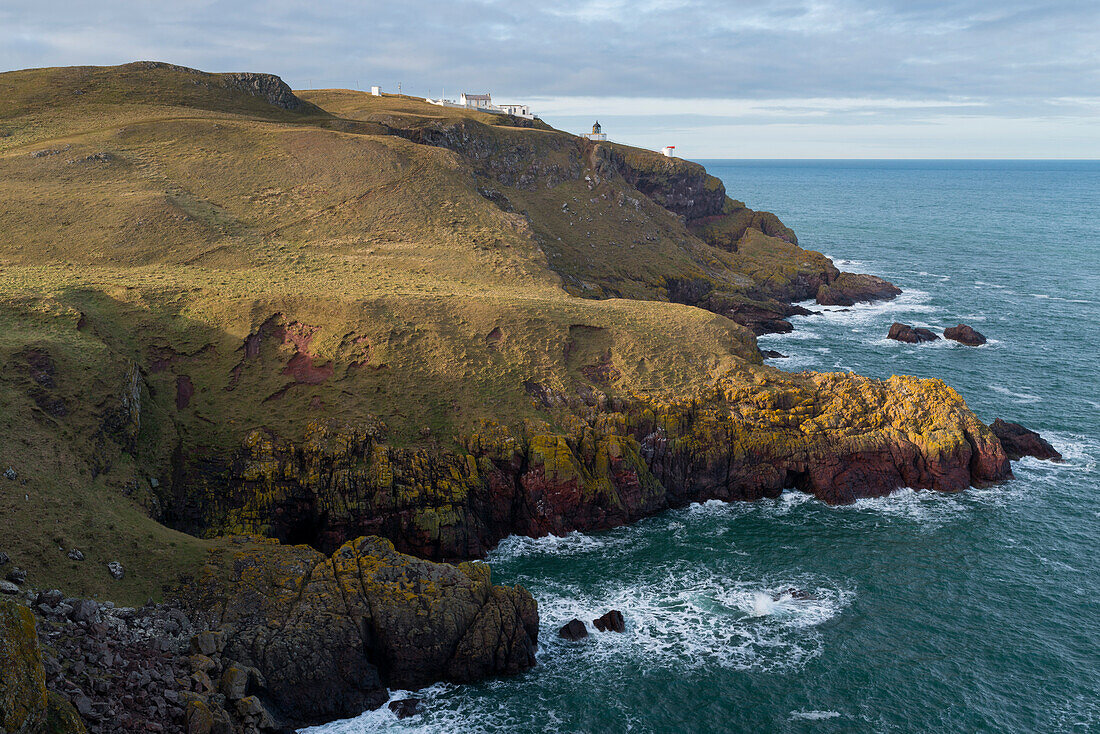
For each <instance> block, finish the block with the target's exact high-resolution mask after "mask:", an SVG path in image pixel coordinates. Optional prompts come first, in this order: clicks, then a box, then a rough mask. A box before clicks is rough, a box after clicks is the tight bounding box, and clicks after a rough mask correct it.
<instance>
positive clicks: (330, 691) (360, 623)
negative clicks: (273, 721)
mask: <svg viewBox="0 0 1100 734" xmlns="http://www.w3.org/2000/svg"><path fill="white" fill-rule="evenodd" d="M253 540H255V541H256V542H252V543H244V544H243V547H241V548H240V549H239V550H234V551H228V550H227V551H214V552H212V554H211V556H210V559H209V563H208V566H207V568H206V569H205V570H204V573H203V575H202V577H201V578H199V579H198V580H195V581H192V582H189V583H187V584H185V585H184V586H181V587H180V589H179V590H178V592H177V595H178V596H179V599H180V602H181V603H182V604H185V605H187V606H188V607H189V608H190V610H191V615H190V616H191V617H192V618H193V619H195V618H198V619H204V620H205V621H206V622H207V623H208V624H209V625H210V626H211V627H215V628H218V629H220V630H221V631H223V632H225V639H226V644H225V650H224V653H223V656H224V657H225V658H226V659H228V660H234V661H237V664H238V667H242V666H243V667H251V668H255V669H256V671H257V672H258V674H259V675H260V676H262V678H263V679H264V681H265V688H266V693H267V695H268V696H269V697H270V700H271V701H272V702H274V703H275V704H276V705H277V706H278V709H279V711H278V713H280V714H281V715H282V716H283V717H285V719H286V720H287V721H288V722H289V723H292V724H295V725H304V724H308V723H317V722H322V721H331V720H332V719H336V718H343V717H348V716H354V715H357V714H358V713H360V712H362V711H363V710H365V709H368V708H377V707H379V706H381V705H383V704H384V703H385V702H386V699H387V698H388V695H387V693H386V688H385V685H393V686H397V687H401V688H417V687H420V686H423V685H426V684H428V683H431V682H434V681H438V680H451V681H456V682H467V681H473V680H477V679H479V678H483V677H486V676H490V675H500V674H511V673H518V672H520V671H523V670H526V669H527V668H529V667H531V666H532V665H534V663H535V646H536V640H537V636H538V613H537V610H536V606H535V602H534V599H533V598H532V597H531V595H530V593H528V592H527V591H526V590H524V589H523V588H521V587H518V586H517V587H511V588H509V587H503V586H494V585H493V584H492V583H491V580H490V572H489V567H488V566H486V565H484V564H480V563H478V564H474V563H461V564H459V565H457V566H452V565H449V564H438V563H432V562H429V561H423V560H420V559H416V558H412V557H410V556H406V555H403V554H401V553H397V552H396V551H395V550H394V548H393V544H392V543H391V542H389V541H388V540H385V539H382V538H375V537H363V538H359V539H357V540H354V541H350V542H348V543H345V544H344V545H343V546H341V547H340V549H339V550H337V551H336V553H334V554H333V555H332V556H331V557H328V558H326V557H325V556H324V555H322V554H321V553H319V552H317V551H315V550H313V549H311V548H308V547H305V546H293V547H291V546H282V545H279V544H278V543H274V542H271V541H267V542H263V541H262V540H261V539H253ZM223 682H224V683H225V684H226V685H227V687H228V689H229V690H231V691H233V692H234V695H235V693H236V692H237V691H239V689H240V681H238V680H236V679H235V678H234V677H233V676H230V677H228V678H225V677H223ZM241 700H242V701H246V700H247V699H241Z"/></svg>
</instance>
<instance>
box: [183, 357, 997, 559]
mask: <svg viewBox="0 0 1100 734" xmlns="http://www.w3.org/2000/svg"><path fill="white" fill-rule="evenodd" d="M532 385H533V387H532V388H531V390H530V393H531V395H532V396H533V397H532V399H533V400H536V401H538V402H539V404H540V406H541V408H542V409H543V410H545V411H546V412H547V414H549V415H552V416H554V420H555V422H556V423H557V424H558V425H559V426H562V427H563V428H562V429H560V430H559V431H558V432H552V431H550V430H547V429H542V430H532V431H531V432H529V433H526V434H522V433H517V432H515V431H513V430H509V429H506V428H504V427H502V426H493V425H485V426H484V427H483V429H482V430H480V431H478V432H477V433H473V434H470V435H467V436H466V437H464V438H463V439H462V449H461V450H459V451H444V450H429V449H411V448H395V447H392V446H387V445H385V444H384V443H383V442H381V441H380V440H379V439H378V438H377V437H375V436H372V435H370V434H368V433H366V432H364V433H356V432H349V431H348V429H347V427H346V426H345V427H334V426H324V425H314V426H313V427H312V429H311V433H310V434H309V435H308V436H307V440H305V441H302V442H294V441H291V440H288V439H286V438H283V437H279V436H274V435H272V434H269V433H263V434H257V435H256V436H254V437H253V438H252V439H250V440H249V441H248V443H247V445H246V446H245V447H244V448H243V449H242V450H241V451H240V452H239V453H238V455H237V456H236V457H235V459H234V461H233V462H232V463H231V464H230V465H229V466H227V467H226V469H225V474H220V475H217V476H216V477H207V481H210V482H211V483H210V484H208V485H207V486H206V489H204V490H203V491H202V492H201V493H198V494H201V496H205V497H208V498H210V499H209V503H208V504H206V505H205V506H203V507H202V508H200V509H201V510H202V511H203V512H205V513H206V514H205V517H204V523H205V524H206V526H207V527H210V528H214V529H215V530H216V529H219V528H220V529H227V530H231V531H240V530H245V531H249V532H261V533H264V534H268V535H274V536H276V537H280V538H283V539H309V540H310V542H312V543H314V544H315V545H317V546H319V547H322V548H326V549H335V548H336V547H338V546H339V545H340V544H341V543H343V542H344V541H346V540H348V539H349V538H354V537H357V536H358V535H360V534H362V533H364V532H369V533H376V534H379V535H383V536H385V537H388V538H390V539H391V540H392V541H393V542H394V544H395V545H396V546H397V548H399V549H400V550H402V551H403V552H408V553H413V554H416V555H419V556H422V557H429V558H437V559H447V558H470V557H479V556H481V555H484V553H485V552H487V551H488V550H489V549H490V548H492V547H493V546H494V545H495V544H496V543H497V542H498V541H499V540H500V539H501V538H503V537H505V536H507V535H509V534H512V533H515V534H523V535H530V536H540V535H546V534H548V533H553V534H562V533H566V532H569V531H571V530H581V531H587V530H595V529H602V528H610V527H615V526H618V525H622V524H625V523H629V522H633V521H635V520H637V519H639V518H642V517H645V516H648V515H651V514H654V513H656V512H659V511H661V510H663V509H666V508H668V507H676V506H681V505H684V504H686V503H689V502H694V501H702V500H706V499H712V498H717V499H724V500H753V499H758V498H761V497H769V496H775V495H777V494H778V493H779V492H781V491H782V490H783V489H785V488H797V489H801V490H803V491H806V492H810V493H812V494H814V495H815V496H817V497H818V498H820V499H822V500H824V501H826V502H831V503H844V502H851V501H853V500H855V499H858V498H860V497H870V496H878V495H883V494H886V493H889V492H891V491H892V490H894V489H897V488H899V487H914V488H927V489H935V490H941V491H955V490H959V489H963V488H964V487H967V486H969V485H972V484H982V483H986V482H992V481H997V480H1000V479H1004V478H1007V477H1009V476H1011V473H1010V471H1009V468H1008V460H1007V458H1006V457H1005V455H1004V452H1003V451H1002V449H1001V446H1000V444H999V443H998V441H997V439H996V438H995V437H994V436H993V434H992V433H991V432H990V431H989V429H988V428H987V427H986V426H985V425H984V424H982V423H981V421H979V420H978V419H977V418H976V417H975V416H974V414H973V413H972V412H971V411H970V410H969V409H968V408H967V406H966V404H965V402H964V401H963V400H962V398H960V397H959V395H958V393H956V392H955V391H954V390H952V389H951V388H949V387H947V386H946V385H945V384H944V383H943V382H941V381H939V380H929V379H917V378H912V377H892V378H890V379H889V380H886V381H882V380H873V379H868V378H863V377H859V376H856V375H851V374H840V373H823V374H817V373H802V374H789V373H784V372H779V371H776V370H772V369H768V368H761V367H744V368H739V369H735V370H732V371H730V372H729V373H727V374H726V376H725V377H724V378H723V379H721V380H720V381H719V382H718V384H717V385H716V386H715V387H713V388H712V389H711V390H709V391H707V392H705V393H702V394H699V395H696V396H695V397H693V398H691V399H686V400H683V401H678V402H659V401H655V400H652V399H649V398H644V397H641V396H635V397H633V398H613V399H612V398H609V397H608V396H607V395H605V394H603V393H601V392H599V391H598V390H595V389H593V388H591V387H585V388H584V389H582V390H579V391H578V392H576V393H572V394H569V393H566V392H564V391H559V390H556V389H555V388H553V387H552V386H549V385H541V384H540V385H535V383H532ZM202 479H203V478H202V477H201V476H196V478H195V481H196V482H198V481H202ZM215 479H216V480H217V481H216V482H215V481H214V480H215ZM222 482H225V484H222ZM226 485H228V489H227V487H226ZM191 486H192V487H195V486H196V484H192V485H191ZM234 498H236V499H237V500H238V501H240V504H237V505H235V506H234V505H232V504H231V503H230V502H229V501H230V500H233V499H234Z"/></svg>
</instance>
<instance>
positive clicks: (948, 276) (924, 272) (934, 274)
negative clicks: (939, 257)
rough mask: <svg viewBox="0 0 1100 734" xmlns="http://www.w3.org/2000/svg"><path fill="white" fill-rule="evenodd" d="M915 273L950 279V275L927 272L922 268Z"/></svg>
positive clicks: (944, 279)
mask: <svg viewBox="0 0 1100 734" xmlns="http://www.w3.org/2000/svg"><path fill="white" fill-rule="evenodd" d="M917 275H923V276H925V277H928V278H939V279H940V280H941V281H947V280H951V276H950V275H940V274H939V273H929V272H927V271H924V270H922V271H920V272H919V273H917Z"/></svg>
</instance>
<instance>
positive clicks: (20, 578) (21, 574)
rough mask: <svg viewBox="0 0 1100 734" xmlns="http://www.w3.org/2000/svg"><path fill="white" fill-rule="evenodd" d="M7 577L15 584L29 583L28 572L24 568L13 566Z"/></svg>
mask: <svg viewBox="0 0 1100 734" xmlns="http://www.w3.org/2000/svg"><path fill="white" fill-rule="evenodd" d="M7 579H8V581H10V582H12V583H13V584H25V583H27V572H26V571H25V570H24V569H22V568H13V569H12V570H10V571H8V575H7Z"/></svg>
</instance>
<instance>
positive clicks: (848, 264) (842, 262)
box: [822, 253, 867, 268]
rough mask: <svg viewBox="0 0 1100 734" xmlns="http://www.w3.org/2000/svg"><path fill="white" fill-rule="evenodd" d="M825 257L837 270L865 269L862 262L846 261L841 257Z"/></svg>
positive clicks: (864, 263)
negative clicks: (849, 268) (848, 268)
mask: <svg viewBox="0 0 1100 734" xmlns="http://www.w3.org/2000/svg"><path fill="white" fill-rule="evenodd" d="M822 254H824V253H822ZM825 257H827V258H829V259H830V260H832V261H833V265H836V266H837V267H838V268H847V267H857V268H864V267H867V263H866V262H865V261H863V260H846V259H844V258H842V257H831V256H829V255H825Z"/></svg>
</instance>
